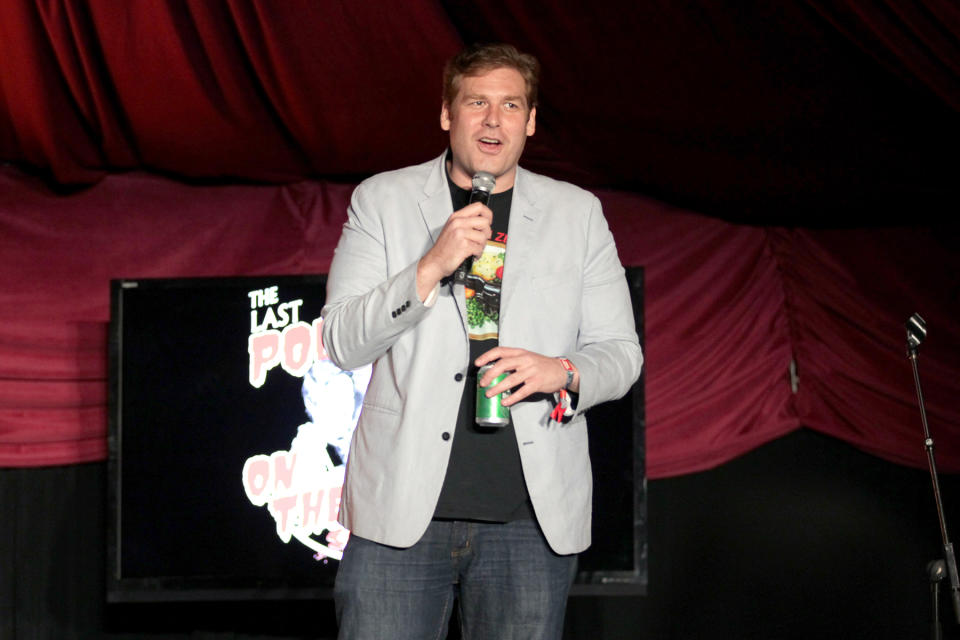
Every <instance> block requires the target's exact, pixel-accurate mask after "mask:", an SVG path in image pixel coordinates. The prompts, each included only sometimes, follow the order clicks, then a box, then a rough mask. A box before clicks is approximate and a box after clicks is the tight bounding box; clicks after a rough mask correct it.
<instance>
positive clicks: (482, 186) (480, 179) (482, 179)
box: [473, 171, 497, 193]
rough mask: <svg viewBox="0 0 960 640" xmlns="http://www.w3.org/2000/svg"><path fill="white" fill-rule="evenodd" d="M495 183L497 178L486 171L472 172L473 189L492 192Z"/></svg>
mask: <svg viewBox="0 0 960 640" xmlns="http://www.w3.org/2000/svg"><path fill="white" fill-rule="evenodd" d="M496 184H497V179H496V178H495V177H493V174H492V173H488V172H486V171H477V172H476V173H475V174H473V190H474V191H484V192H486V193H493V187H494V186H495V185H496Z"/></svg>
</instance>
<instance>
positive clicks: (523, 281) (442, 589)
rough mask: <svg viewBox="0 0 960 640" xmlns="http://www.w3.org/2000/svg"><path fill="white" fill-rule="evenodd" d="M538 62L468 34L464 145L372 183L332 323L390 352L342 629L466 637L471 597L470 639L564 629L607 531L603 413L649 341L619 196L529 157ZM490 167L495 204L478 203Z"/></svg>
mask: <svg viewBox="0 0 960 640" xmlns="http://www.w3.org/2000/svg"><path fill="white" fill-rule="evenodd" d="M538 71H539V65H538V63H537V61H536V60H535V59H534V58H533V57H532V56H529V55H526V54H521V53H519V52H518V51H517V50H516V49H515V48H513V47H511V46H508V45H487V46H482V47H473V48H470V49H467V50H466V51H464V52H461V53H460V54H458V55H457V56H455V57H454V58H453V59H452V60H451V61H450V62H448V64H447V68H446V70H445V74H444V83H445V86H444V96H443V104H442V108H441V112H440V126H441V127H442V128H443V129H444V130H445V131H448V132H449V134H450V147H449V149H448V150H447V152H445V153H444V154H443V155H441V156H440V157H439V158H437V159H436V160H433V161H431V162H427V163H425V164H422V165H419V166H414V167H408V168H405V169H400V170H398V171H392V172H387V173H383V174H380V175H377V176H374V177H372V178H370V179H369V180H366V181H365V182H363V184H361V185H360V186H359V187H358V188H357V190H356V191H355V192H354V194H353V198H352V200H351V204H350V209H349V211H348V220H347V223H346V224H345V225H344V228H343V234H342V236H341V238H340V242H339V244H338V246H337V250H336V254H335V256H334V259H333V264H332V266H331V269H330V277H329V280H328V286H327V305H326V307H325V309H324V323H323V338H324V345H325V347H326V349H327V352H328V353H329V354H330V357H331V359H332V360H333V361H334V362H335V363H336V364H337V365H338V366H340V367H341V368H344V369H352V368H355V367H359V366H362V365H365V364H367V363H370V362H372V363H374V369H373V375H372V377H371V380H370V384H369V387H368V388H367V393H366V397H365V399H364V407H363V412H362V414H361V417H360V421H359V424H358V426H357V429H356V432H355V433H354V436H353V440H352V442H351V448H350V458H349V461H348V465H347V472H346V480H345V483H344V491H343V499H342V503H341V507H340V522H341V523H342V524H343V525H344V526H345V527H347V528H348V529H350V530H351V532H352V533H351V537H350V540H349V542H348V543H347V547H346V550H345V553H344V557H343V560H342V562H341V565H340V569H339V572H338V576H337V583H336V587H335V599H336V606H337V615H338V619H339V622H340V637H341V638H363V639H364V640H367V639H369V638H390V639H391V640H395V639H397V638H438V637H444V636H445V632H446V626H447V624H448V621H449V618H450V615H451V611H452V606H453V603H454V602H455V597H456V601H457V602H459V607H460V609H459V613H460V621H461V625H462V629H463V636H464V637H469V638H496V639H498V640H504V639H509V638H521V637H522V638H559V637H560V635H561V633H562V629H563V615H564V610H565V606H566V599H567V594H568V591H569V588H570V585H571V583H572V581H573V577H574V573H575V571H576V555H575V554H577V553H578V552H580V551H582V550H584V549H585V548H587V547H588V546H589V544H590V510H591V490H592V489H591V472H590V460H589V456H588V449H587V432H586V422H585V419H584V416H583V411H585V410H586V409H588V408H589V407H591V406H593V405H595V404H598V403H600V402H604V401H607V400H611V399H614V398H618V397H620V396H622V395H623V394H624V393H626V391H627V390H628V389H629V388H630V386H631V385H632V384H633V382H634V381H635V380H636V379H637V377H638V376H639V374H640V367H641V363H642V356H641V353H640V347H639V344H638V340H637V335H636V332H635V331H634V321H633V313H632V307H631V304H630V299H629V293H628V289H627V285H626V281H625V279H624V276H623V267H622V266H621V264H620V262H619V259H618V257H617V251H616V247H615V246H614V242H613V238H612V236H611V234H610V232H609V230H608V228H607V224H606V221H605V220H604V218H603V214H602V212H601V208H600V203H599V201H598V200H597V199H596V198H595V197H594V196H592V195H591V194H589V193H587V192H586V191H583V190H582V189H579V188H577V187H574V186H573V185H569V184H566V183H562V182H558V181H555V180H551V179H549V178H546V177H543V176H539V175H536V174H533V173H530V172H528V171H525V170H523V169H522V168H520V167H518V161H519V159H520V155H521V153H522V152H523V147H524V144H525V142H526V138H527V136H530V135H533V133H534V130H535V128H536V100H537V82H538V79H537V75H538ZM478 171H485V172H489V173H491V174H493V176H494V177H495V179H496V183H495V187H494V189H493V194H492V195H491V197H490V199H489V202H488V204H487V205H484V204H481V203H479V202H473V203H470V202H469V200H470V189H471V181H472V178H473V176H474V174H475V173H476V172H478ZM468 258H473V259H474V267H473V270H472V272H471V275H470V276H469V277H468V279H467V283H466V285H464V284H460V283H458V282H454V281H453V279H452V278H451V275H452V274H453V273H454V272H455V271H456V270H457V267H458V266H459V265H460V264H461V263H462V262H464V260H465V259H468ZM488 363H490V364H492V369H491V370H490V371H487V372H485V374H484V375H483V376H482V377H480V379H479V380H477V370H478V368H479V367H482V366H483V365H486V364H488ZM501 373H507V374H508V375H507V376H506V378H505V379H503V380H502V381H500V382H499V383H498V384H495V385H493V386H492V387H491V388H490V389H489V390H487V391H486V392H485V395H486V396H488V397H489V396H495V395H497V394H499V393H500V392H502V391H504V390H507V389H510V390H512V393H510V395H509V396H508V397H505V398H504V399H503V404H504V405H505V406H509V408H510V415H511V417H510V422H509V424H507V425H505V426H503V427H485V426H478V425H477V424H476V423H475V422H474V404H475V397H476V396H475V393H476V385H477V384H478V383H479V384H480V385H481V386H483V387H486V386H488V385H490V383H491V382H492V381H493V380H494V379H495V378H496V377H498V376H499V375H500V374H501ZM558 403H559V408H558Z"/></svg>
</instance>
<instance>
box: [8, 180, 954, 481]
mask: <svg viewBox="0 0 960 640" xmlns="http://www.w3.org/2000/svg"><path fill="white" fill-rule="evenodd" d="M351 190H352V185H349V184H335V183H329V182H315V181H303V182H298V183H295V184H291V185H287V186H190V185H185V184H183V183H180V182H175V181H172V180H168V179H164V178H160V177H156V176H149V175H144V174H128V175H113V176H108V177H107V178H105V179H104V180H102V181H101V182H99V183H98V184H97V185H96V186H93V187H91V188H89V189H86V190H84V191H82V192H80V193H75V194H72V195H60V194H56V193H53V192H51V191H50V190H49V188H48V187H47V186H45V184H44V183H42V182H40V181H38V180H37V179H35V178H32V177H30V176H27V175H25V174H23V173H21V172H19V171H17V170H15V169H13V168H10V167H6V168H3V169H0V274H3V275H4V285H3V286H2V287H0V466H37V465H52V464H70V463H76V462H82V461H91V460H101V459H104V458H105V456H106V454H107V439H106V436H107V391H106V389H107V364H106V359H107V339H108V336H107V323H108V321H109V315H110V309H109V281H110V279H113V278H145V277H181V276H227V275H254V274H271V275H281V274H303V273H322V272H325V271H326V269H327V268H328V266H329V263H330V259H331V257H332V255H333V249H334V247H335V246H336V242H337V239H338V238H339V233H340V225H341V224H342V222H343V220H344V218H345V210H346V205H347V201H348V198H349V194H350V192H351ZM598 195H599V196H600V198H601V200H602V202H603V204H604V208H605V212H606V214H607V216H608V218H609V220H610V224H611V227H612V229H613V231H614V235H615V237H616V239H617V243H618V248H619V251H620V256H621V260H622V261H623V262H624V264H626V265H637V266H643V267H644V269H645V304H646V308H645V327H646V336H645V337H646V344H647V348H646V356H647V362H646V368H645V382H646V395H647V408H646V409H647V466H648V475H649V477H651V478H658V477H666V476H673V475H678V474H683V473H689V472H693V471H698V470H703V469H707V468H710V467H713V466H715V465H717V464H720V463H722V462H724V461H727V460H729V459H731V458H733V457H735V456H737V455H740V454H742V453H744V452H746V451H749V450H750V449H752V448H754V447H756V446H758V445H760V444H763V443H764V442H767V441H770V440H772V439H774V438H776V437H778V436H780V435H782V434H785V433H787V432H789V431H791V430H793V429H796V428H798V427H800V426H801V425H805V426H808V427H810V428H813V429H816V430H818V431H822V432H824V433H828V434H830V435H833V436H836V437H837V438H840V439H843V440H845V441H847V442H850V443H852V444H854V445H856V446H858V447H860V448H861V449H863V450H866V451H869V452H872V453H874V454H876V455H879V456H882V457H884V458H886V459H889V460H892V461H895V462H899V463H903V464H908V465H914V466H923V465H924V464H925V458H924V452H923V447H922V431H921V426H920V418H919V410H918V407H917V402H916V397H915V395H914V386H913V380H912V373H911V369H910V364H909V362H908V360H907V358H906V355H905V345H906V334H905V331H904V328H903V323H904V321H905V320H906V319H907V318H908V317H909V316H910V315H911V314H912V313H914V312H920V313H921V315H923V316H924V318H925V319H926V320H927V322H928V324H929V327H930V336H929V338H928V340H927V342H926V343H924V345H923V347H921V356H920V364H921V369H920V370H921V380H922V382H923V385H924V393H925V395H926V400H927V410H928V413H929V419H930V424H931V428H932V429H933V430H934V435H935V438H936V440H937V451H938V456H939V460H940V464H941V469H942V470H944V471H950V472H958V471H960V407H958V406H957V403H956V379H957V374H958V372H960V314H958V311H960V270H958V269H957V268H956V266H957V255H960V254H958V249H960V238H958V236H957V231H956V228H952V229H951V228H945V229H908V228H904V229H877V230H869V229H863V230H824V231H813V230H799V229H785V228H768V227H753V226H743V225H733V224H729V223H725V222H721V221H718V220H715V219H711V218H708V217H705V216H702V215H697V214H695V213H692V212H688V211H683V210H678V209H675V208H670V207H666V206H664V205H662V204H660V203H658V202H655V201H652V200H649V199H646V198H642V197H639V196H636V195H631V194H626V193H623V192H613V191H599V192H598ZM791 361H794V362H795V363H796V372H797V378H798V381H797V382H796V393H794V391H793V388H792V384H791V373H790V369H791Z"/></svg>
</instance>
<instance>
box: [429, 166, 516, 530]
mask: <svg viewBox="0 0 960 640" xmlns="http://www.w3.org/2000/svg"><path fill="white" fill-rule="evenodd" d="M447 182H448V183H449V185H450V195H451V197H452V198H453V209H454V211H457V210H459V209H462V208H463V207H465V206H467V204H468V203H469V201H470V192H469V191H467V190H466V189H461V188H460V187H458V186H457V185H455V184H454V183H453V182H452V181H450V178H449V176H447ZM512 199H513V189H510V190H508V191H504V192H503V193H494V194H491V195H490V200H489V202H488V203H487V206H488V207H490V209H491V211H493V237H492V238H491V239H490V241H488V242H487V247H486V249H485V250H484V254H483V256H482V257H480V258H477V259H476V260H474V265H473V268H472V270H471V274H470V276H469V277H468V278H467V284H466V296H467V300H466V303H467V318H468V325H469V329H470V365H469V368H468V371H467V379H466V384H465V385H464V391H463V396H462V397H461V399H460V412H459V414H458V415H457V424H456V431H455V434H454V438H453V449H452V451H451V453H450V463H449V466H448V467H447V475H446V478H445V479H444V481H443V489H442V491H441V492H440V500H439V501H438V503H437V508H436V511H435V512H434V517H435V518H442V519H457V520H482V521H487V522H510V521H511V520H518V519H523V518H530V517H532V511H531V507H530V504H529V496H528V494H527V485H526V483H525V482H524V479H523V469H522V468H521V466H520V452H519V451H518V449H517V437H516V434H515V432H514V429H513V421H512V420H511V421H510V424H508V425H506V426H504V427H481V426H479V425H477V424H476V423H475V421H474V416H475V411H476V407H475V405H476V389H477V367H475V366H474V365H473V361H474V360H476V358H477V357H479V356H480V355H481V354H483V353H485V352H486V351H488V350H490V349H492V348H494V347H495V346H497V344H498V335H499V328H498V322H499V317H500V282H501V280H502V274H503V264H504V258H505V255H506V246H507V226H508V223H509V220H510V203H511V201H512Z"/></svg>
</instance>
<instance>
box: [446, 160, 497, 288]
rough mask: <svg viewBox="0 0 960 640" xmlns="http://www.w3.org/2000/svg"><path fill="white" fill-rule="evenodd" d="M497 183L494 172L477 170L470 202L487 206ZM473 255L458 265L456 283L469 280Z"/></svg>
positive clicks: (454, 274) (455, 273) (454, 279)
mask: <svg viewBox="0 0 960 640" xmlns="http://www.w3.org/2000/svg"><path fill="white" fill-rule="evenodd" d="M496 184H497V179H496V178H495V177H494V176H493V174H492V173H488V172H486V171H477V172H476V173H475V174H474V175H473V188H472V189H471V191H470V204H473V203H474V202H479V203H480V204H482V205H484V206H486V205H487V203H488V202H489V201H490V194H491V193H493V188H494V186H496ZM473 259H474V256H473V255H469V256H467V257H466V258H464V260H463V262H461V263H460V266H459V267H457V270H456V271H454V273H453V282H454V283H455V284H463V283H464V282H466V280H467V274H468V273H470V268H471V267H472V266H473Z"/></svg>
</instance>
